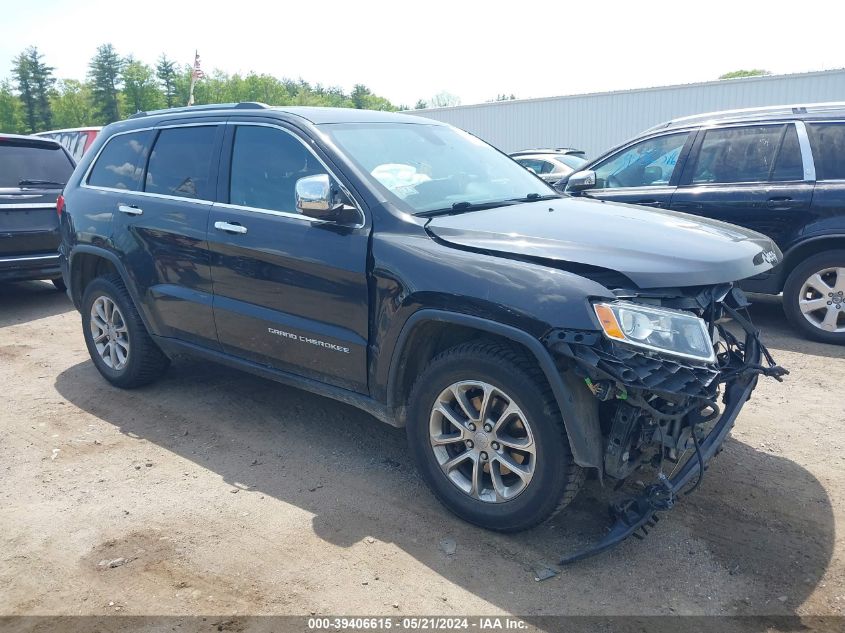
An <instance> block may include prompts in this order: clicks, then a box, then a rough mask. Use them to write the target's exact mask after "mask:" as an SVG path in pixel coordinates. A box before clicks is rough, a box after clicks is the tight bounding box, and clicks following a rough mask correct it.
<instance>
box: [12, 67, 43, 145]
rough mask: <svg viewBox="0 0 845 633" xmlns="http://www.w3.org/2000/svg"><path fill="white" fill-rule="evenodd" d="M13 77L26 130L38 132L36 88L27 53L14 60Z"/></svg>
mask: <svg viewBox="0 0 845 633" xmlns="http://www.w3.org/2000/svg"><path fill="white" fill-rule="evenodd" d="M12 64H13V66H12V76H13V77H14V78H15V83H16V84H17V86H16V87H17V89H18V93H20V96H21V104H22V105H23V115H24V121H25V122H26V129H27V130H28V131H29V132H30V133H32V132H37V131H38V109H37V106H36V101H37V99H36V97H35V87H34V85H33V81H32V68H31V64H30V60H29V55H28V54H27V51H24V52H22V53H21V54H20V55H18V56H17V57H15V58H14V59H13V60H12Z"/></svg>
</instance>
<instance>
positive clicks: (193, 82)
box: [188, 50, 200, 106]
mask: <svg viewBox="0 0 845 633" xmlns="http://www.w3.org/2000/svg"><path fill="white" fill-rule="evenodd" d="M199 54H200V52H199V50H194V65H193V66H192V67H191V91H190V93H189V95H188V106H192V105H194V85H196V83H197V72H196V67H197V57H199Z"/></svg>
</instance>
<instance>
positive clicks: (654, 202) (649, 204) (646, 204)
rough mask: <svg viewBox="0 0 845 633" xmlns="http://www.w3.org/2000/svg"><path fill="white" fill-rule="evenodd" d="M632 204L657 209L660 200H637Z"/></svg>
mask: <svg viewBox="0 0 845 633" xmlns="http://www.w3.org/2000/svg"><path fill="white" fill-rule="evenodd" d="M634 204H638V205H640V206H643V207H659V206H660V200H637V201H636V202H635V203H634Z"/></svg>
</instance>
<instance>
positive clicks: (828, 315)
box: [783, 250, 845, 345]
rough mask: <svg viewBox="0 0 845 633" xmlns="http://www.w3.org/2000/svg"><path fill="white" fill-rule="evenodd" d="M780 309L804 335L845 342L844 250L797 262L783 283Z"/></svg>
mask: <svg viewBox="0 0 845 633" xmlns="http://www.w3.org/2000/svg"><path fill="white" fill-rule="evenodd" d="M783 310H784V312H785V313H786V318H787V319H788V320H789V322H790V323H791V324H792V325H793V327H795V328H796V329H797V330H799V331H800V332H801V333H802V334H803V335H804V336H806V337H807V338H811V339H814V340H816V341H821V342H822V343H833V344H837V345H845V250H835V251H825V252H823V253H819V254H818V255H813V256H812V257H808V258H807V259H806V260H804V261H803V262H801V263H800V264H798V266H796V267H795V268H794V269H793V271H792V272H791V273H790V275H789V277H788V278H787V280H786V284H784V287H783Z"/></svg>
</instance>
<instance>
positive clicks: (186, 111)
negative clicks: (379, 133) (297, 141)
mask: <svg viewBox="0 0 845 633" xmlns="http://www.w3.org/2000/svg"><path fill="white" fill-rule="evenodd" d="M233 111H238V112H237V113H238V114H242V113H245V112H251V113H254V114H256V115H261V114H262V113H270V112H278V113H282V114H287V115H291V116H296V117H299V118H301V119H305V120H306V121H309V122H310V123H313V124H315V125H320V124H323V123H418V124H427V125H428V124H433V125H445V124H444V123H441V122H439V121H435V120H433V119H426V118H423V117H416V116H412V115H408V114H397V113H395V112H383V111H378V110H358V109H356V108H328V107H317V106H269V105H267V104H266V103H259V102H255V101H244V102H241V103H212V104H209V105H201V106H189V107H184V108H170V109H167V110H154V111H151V112H138V113H136V114H133V115H132V116H130V117H129V119H138V118H146V117H162V116H167V117H172V116H175V117H181V116H185V117H190V116H195V115H196V114H197V113H200V112H202V113H216V112H221V113H228V114H232V113H233Z"/></svg>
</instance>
